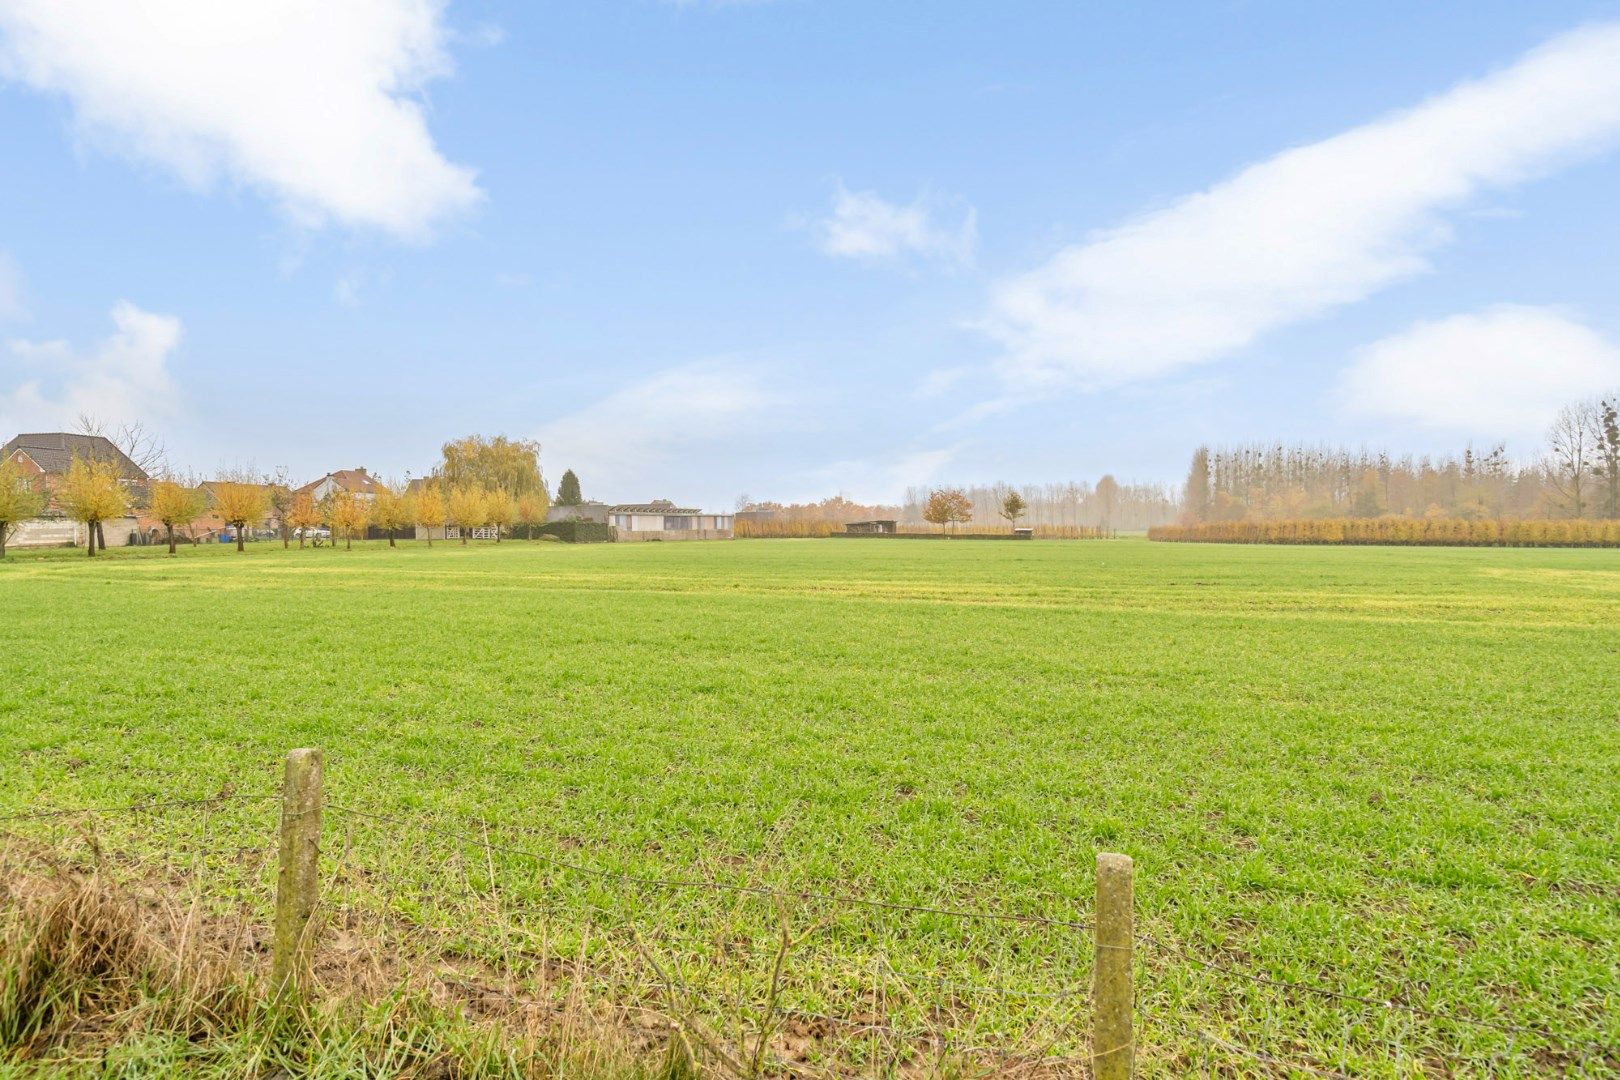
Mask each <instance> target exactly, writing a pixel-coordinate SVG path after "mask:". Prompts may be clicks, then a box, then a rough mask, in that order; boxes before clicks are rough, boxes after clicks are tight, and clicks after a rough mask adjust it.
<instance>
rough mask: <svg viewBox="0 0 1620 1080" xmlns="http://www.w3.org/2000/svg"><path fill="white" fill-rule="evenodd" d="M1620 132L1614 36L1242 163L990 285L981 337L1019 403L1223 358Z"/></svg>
mask: <svg viewBox="0 0 1620 1080" xmlns="http://www.w3.org/2000/svg"><path fill="white" fill-rule="evenodd" d="M1617 135H1620V24H1612V23H1611V24H1604V25H1597V26H1591V27H1587V28H1584V29H1580V30H1576V31H1573V32H1570V33H1567V34H1564V35H1562V36H1560V37H1557V38H1554V39H1553V40H1552V41H1550V42H1548V43H1547V44H1545V45H1543V46H1541V47H1540V48H1537V49H1535V50H1533V51H1532V52H1530V53H1528V54H1526V55H1525V56H1524V57H1522V58H1521V59H1520V60H1519V61H1518V62H1517V63H1515V64H1513V65H1512V66H1511V67H1508V68H1506V69H1504V70H1502V71H1499V72H1497V73H1495V74H1492V75H1490V76H1487V77H1486V78H1483V79H1480V80H1478V81H1475V82H1468V83H1464V84H1461V85H1459V86H1456V87H1454V88H1452V89H1451V90H1448V91H1446V92H1445V93H1443V94H1440V95H1439V96H1437V97H1434V98H1432V99H1430V100H1429V101H1427V102H1424V103H1423V104H1420V105H1418V106H1416V107H1415V108H1411V109H1408V110H1406V111H1403V112H1398V113H1395V114H1393V115H1390V116H1387V117H1384V118H1383V119H1380V120H1377V121H1374V122H1372V123H1369V124H1366V125H1364V126H1362V127H1357V128H1353V129H1351V130H1349V131H1346V132H1344V133H1342V134H1340V135H1337V136H1334V137H1332V138H1329V139H1326V140H1324V141H1322V142H1318V143H1314V144H1311V145H1308V146H1303V147H1299V148H1297V149H1292V150H1288V151H1286V152H1284V153H1281V154H1278V155H1277V156H1275V157H1272V158H1270V159H1267V160H1265V161H1262V162H1259V163H1258V164H1255V165H1252V166H1250V167H1248V168H1246V169H1244V170H1243V171H1242V172H1240V173H1239V174H1237V175H1236V176H1234V177H1233V178H1231V179H1230V180H1227V181H1225V182H1224V183H1221V184H1218V185H1216V186H1215V187H1212V188H1210V189H1209V190H1207V191H1204V192H1201V193H1199V194H1196V195H1191V196H1189V197H1187V198H1184V199H1182V200H1180V201H1179V202H1177V203H1175V204H1174V205H1172V206H1170V207H1168V208H1166V209H1164V210H1160V211H1157V212H1154V213H1150V214H1147V215H1145V216H1143V217H1141V218H1138V219H1137V220H1135V221H1130V222H1127V223H1126V224H1124V225H1121V226H1119V227H1117V228H1114V229H1111V230H1108V231H1106V232H1103V233H1101V234H1099V235H1097V236H1095V237H1094V238H1092V239H1090V240H1089V241H1087V242H1085V243H1082V244H1078V245H1075V246H1072V247H1069V248H1066V249H1064V250H1062V251H1060V252H1059V253H1058V254H1057V255H1056V256H1054V257H1053V258H1052V259H1051V260H1050V261H1049V262H1048V263H1047V264H1046V265H1044V266H1042V267H1040V268H1039V269H1036V270H1033V271H1031V272H1029V273H1026V274H1023V275H1021V276H1018V277H1014V278H1012V279H1010V280H1006V281H1003V282H1001V283H1000V285H999V286H998V287H997V288H996V289H995V292H994V297H993V303H992V311H991V314H990V316H989V318H988V319H987V320H986V322H985V323H984V328H985V329H986V330H987V331H988V332H989V333H990V334H992V335H993V336H994V338H995V339H997V340H998V341H999V342H1000V343H1001V345H1002V346H1003V354H1002V358H1001V360H1000V363H999V370H1000V372H1001V374H1002V375H1003V377H1004V379H1005V380H1006V381H1007V383H1008V384H1009V385H1010V386H1011V387H1013V388H1015V389H1019V390H1029V389H1036V390H1040V391H1049V390H1051V389H1055V388H1065V387H1080V388H1093V387H1099V386H1108V385H1115V384H1119V383H1123V382H1127V381H1130V380H1134V379H1141V378H1147V377H1152V376H1157V375H1161V374H1163V373H1165V372H1169V371H1173V370H1175V369H1177V368H1181V367H1184V366H1186V365H1190V364H1199V363H1206V362H1209V361H1213V360H1218V359H1221V358H1223V357H1227V356H1230V355H1232V354H1233V353H1235V352H1237V351H1238V350H1241V349H1243V348H1244V347H1246V346H1248V345H1250V344H1251V343H1253V342H1254V341H1255V340H1256V339H1258V338H1260V337H1261V336H1262V335H1264V334H1266V333H1268V332H1270V331H1273V330H1276V329H1277V328H1279V327H1283V326H1287V325H1289V324H1291V323H1296V322H1299V321H1301V320H1305V319H1309V318H1313V317H1316V316H1319V315H1321V314H1323V313H1324V312H1327V311H1329V310H1331V309H1333V308H1335V307H1338V306H1340V305H1344V304H1350V303H1354V302H1356V301H1359V300H1362V299H1364V298H1365V297H1367V296H1369V295H1371V294H1372V293H1374V292H1376V291H1378V290H1379V289H1382V288H1385V287H1387V286H1389V285H1391V284H1392V283H1395V282H1398V281H1401V280H1403V279H1406V278H1410V277H1412V276H1414V275H1417V274H1421V273H1423V272H1425V271H1426V270H1428V269H1429V266H1430V263H1429V256H1430V255H1431V253H1432V252H1434V251H1435V250H1436V249H1437V248H1439V247H1440V246H1442V245H1443V244H1445V243H1446V242H1447V240H1448V239H1449V237H1450V229H1449V228H1448V225H1447V220H1446V216H1447V214H1449V213H1455V212H1459V211H1464V210H1466V209H1467V204H1468V203H1469V201H1470V200H1471V199H1472V198H1473V197H1475V196H1476V195H1477V194H1478V193H1480V192H1482V191H1486V190H1490V189H1501V188H1505V187H1508V186H1511V185H1514V184H1518V183H1522V182H1524V181H1526V180H1528V179H1530V178H1532V177H1535V176H1537V175H1540V174H1543V173H1545V172H1547V171H1549V170H1551V169H1553V168H1555V167H1557V166H1559V165H1562V164H1565V163H1567V162H1569V161H1571V160H1573V159H1575V158H1577V157H1579V156H1581V155H1585V154H1591V153H1595V152H1597V151H1600V150H1603V149H1606V148H1608V147H1609V146H1611V145H1612V144H1613V143H1614V142H1615V140H1616V136H1617Z"/></svg>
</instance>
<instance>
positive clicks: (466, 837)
mask: <svg viewBox="0 0 1620 1080" xmlns="http://www.w3.org/2000/svg"><path fill="white" fill-rule="evenodd" d="M326 808H327V809H328V810H335V811H337V812H338V813H342V814H352V815H354V816H356V817H363V818H369V819H371V820H373V821H380V822H384V823H386V824H390V825H399V826H403V827H405V828H418V829H421V830H422V831H423V832H426V833H429V834H431V835H434V836H442V837H446V838H448V839H452V840H459V841H461V842H462V843H467V844H477V845H479V846H480V847H487V848H488V849H489V850H490V851H498V852H500V853H501V854H503V855H516V856H518V857H519V858H526V859H531V860H533V861H535V862H538V863H543V864H545V865H548V866H553V867H556V868H558V869H561V870H568V871H571V872H573V873H577V874H582V875H584V876H586V877H594V878H598V879H600V880H603V881H621V882H624V883H626V884H635V885H646V886H648V887H651V888H666V889H708V890H712V891H716V892H730V893H741V894H745V895H749V896H768V897H775V898H777V899H780V900H816V901H821V902H823V903H829V904H843V905H848V906H852V907H866V908H878V909H882V910H886V911H902V912H907V913H911V914H922V915H941V916H945V917H947V918H953V919H978V920H984V921H996V922H1015V923H1024V924H1027V925H1034V926H1050V927H1054V928H1057V929H1062V930H1075V931H1086V930H1090V929H1092V926H1091V924H1090V923H1082V922H1070V921H1068V920H1064V919H1049V918H1046V917H1045V916H1041V915H1019V914H1015V913H1012V912H997V911H973V910H969V909H965V908H945V907H934V906H930V905H927V904H904V903H894V902H891V901H888V900H873V899H870V898H868V897H862V896H846V895H841V894H838V893H824V892H816V891H812V890H803V889H773V888H770V887H769V886H765V885H745V884H736V883H732V882H725V881H700V880H697V879H694V878H658V877H645V876H642V875H638V874H630V873H626V872H624V871H619V870H599V869H597V868H595V867H590V866H584V865H581V864H579V863H574V862H569V861H567V860H565V859H557V858H553V857H552V856H549V855H543V854H541V853H540V852H537V851H531V850H528V849H527V848H518V847H512V846H510V845H504V844H492V843H486V841H485V839H484V838H483V837H479V836H472V835H470V834H467V833H458V832H455V831H453V830H450V829H444V828H439V827H435V826H427V825H422V824H421V823H419V822H410V821H405V820H403V819H401V818H395V817H390V816H389V815H386V814H376V813H373V812H371V811H369V810H357V809H355V808H353V807H347V806H340V805H337V804H335V803H327V804H326Z"/></svg>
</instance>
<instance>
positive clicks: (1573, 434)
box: [1546, 401, 1601, 518]
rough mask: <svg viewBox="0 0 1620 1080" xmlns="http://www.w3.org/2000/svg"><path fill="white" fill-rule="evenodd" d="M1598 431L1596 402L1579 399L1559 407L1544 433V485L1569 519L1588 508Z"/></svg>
mask: <svg viewBox="0 0 1620 1080" xmlns="http://www.w3.org/2000/svg"><path fill="white" fill-rule="evenodd" d="M1599 431H1600V422H1599V414H1598V407H1597V405H1596V403H1594V402H1590V401H1582V402H1578V403H1576V404H1574V405H1565V406H1564V407H1563V408H1562V409H1559V410H1558V416H1557V417H1556V418H1555V419H1554V420H1553V425H1552V428H1551V429H1550V430H1549V431H1548V432H1547V460H1546V471H1547V487H1548V490H1549V492H1550V494H1551V495H1552V496H1553V498H1554V499H1555V500H1556V502H1557V503H1558V508H1559V509H1560V510H1562V511H1563V512H1564V513H1565V514H1566V515H1568V516H1569V517H1572V518H1583V517H1585V516H1586V513H1587V510H1588V509H1590V506H1589V500H1590V498H1591V493H1592V484H1591V481H1592V479H1593V466H1594V465H1595V464H1596V460H1597V457H1598V443H1599V441H1600V438H1601V436H1600V434H1599Z"/></svg>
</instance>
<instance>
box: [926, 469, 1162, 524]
mask: <svg viewBox="0 0 1620 1080" xmlns="http://www.w3.org/2000/svg"><path fill="white" fill-rule="evenodd" d="M940 490H945V491H951V492H958V493H960V494H961V495H962V497H963V499H964V500H965V501H966V503H967V504H968V505H967V507H966V516H965V517H958V518H956V519H954V520H955V521H956V522H957V524H961V525H967V524H972V525H981V526H997V525H999V524H1000V523H1001V522H1002V521H1005V520H1013V519H1009V518H1008V517H1007V515H1006V513H1005V510H1006V507H1007V501H1008V499H1009V497H1011V496H1017V498H1018V502H1019V503H1020V504H1022V510H1021V511H1020V513H1019V514H1018V519H1020V520H1024V523H1025V524H1027V525H1031V526H1034V527H1035V528H1036V529H1037V531H1040V530H1041V526H1053V527H1058V528H1060V529H1061V528H1072V529H1076V530H1078V531H1084V530H1089V529H1100V530H1103V531H1112V530H1126V531H1132V530H1140V529H1146V528H1149V527H1151V526H1154V525H1160V524H1165V523H1168V522H1171V521H1174V520H1176V515H1177V512H1178V511H1179V509H1180V507H1179V502H1178V500H1177V498H1176V495H1175V492H1174V491H1173V490H1172V489H1170V488H1169V487H1167V486H1165V485H1162V484H1138V483H1129V484H1122V483H1120V482H1119V481H1117V480H1115V479H1114V478H1113V477H1112V476H1106V475H1105V476H1104V477H1102V479H1100V480H1098V481H1097V482H1096V483H1095V484H1091V483H1087V482H1085V481H1071V482H1068V483H1061V484H1021V485H1013V484H1005V483H996V484H983V485H968V486H952V487H946V488H933V489H924V488H907V489H906V499H905V504H904V505H903V506H902V507H901V514H900V520H901V521H903V522H907V523H918V522H929V523H931V524H937V522H935V521H934V519H932V518H930V517H929V516H928V510H929V502H930V500H931V499H932V498H933V496H934V495H935V493H936V492H938V491H940Z"/></svg>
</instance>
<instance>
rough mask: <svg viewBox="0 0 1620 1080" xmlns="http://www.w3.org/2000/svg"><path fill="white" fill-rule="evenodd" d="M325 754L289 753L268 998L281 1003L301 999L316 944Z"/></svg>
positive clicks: (282, 804) (283, 788) (314, 752)
mask: <svg viewBox="0 0 1620 1080" xmlns="http://www.w3.org/2000/svg"><path fill="white" fill-rule="evenodd" d="M320 843H321V752H320V751H319V750H294V751H292V752H291V753H289V754H288V755H287V772H286V779H285V781H284V782H283V786H282V790H281V860H280V869H279V871H278V872H277V874H276V932H275V940H274V942H273V944H272V948H271V961H270V994H271V997H272V999H274V1000H275V1001H277V1002H278V1003H285V1002H288V1001H291V1000H295V999H296V998H298V997H300V996H302V994H303V991H304V984H305V982H306V980H307V979H308V977H309V960H310V953H311V952H312V951H313V945H314V941H313V938H312V936H311V934H310V932H309V919H310V916H311V915H312V914H313V913H314V911H315V901H316V899H317V896H318V894H319V891H320V876H319V868H320Z"/></svg>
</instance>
